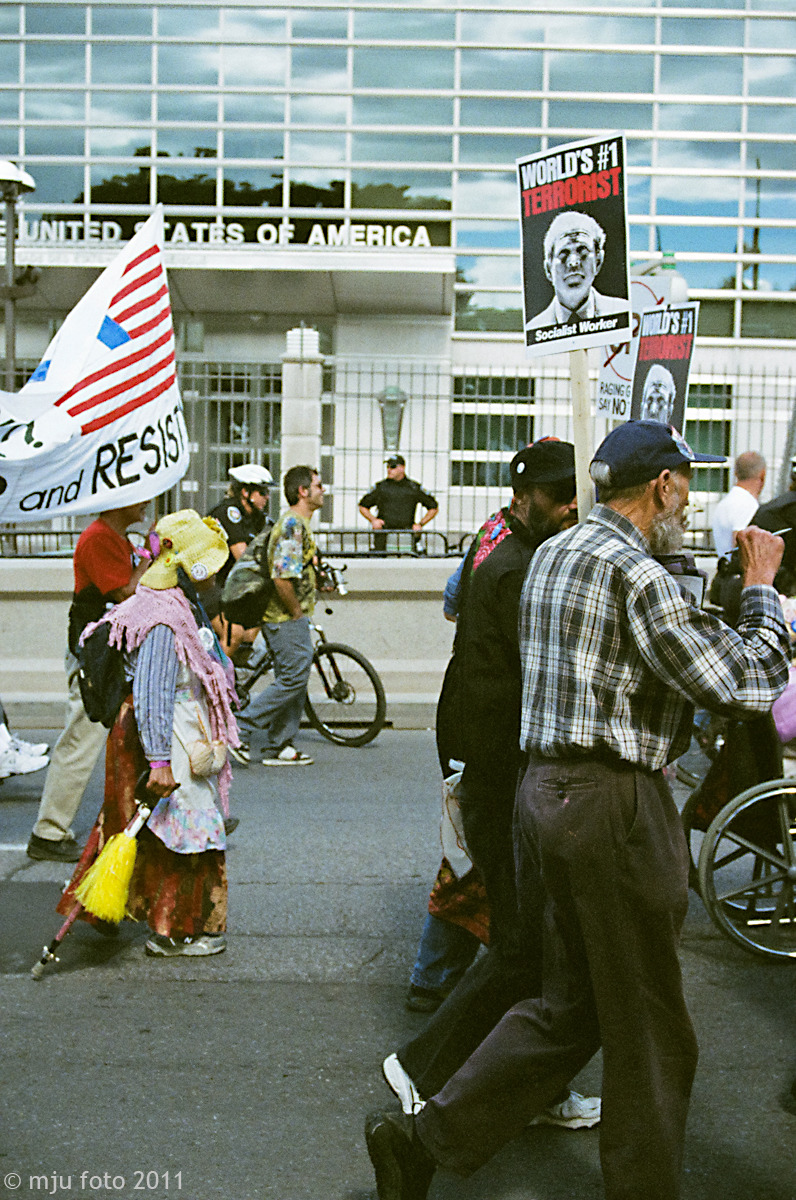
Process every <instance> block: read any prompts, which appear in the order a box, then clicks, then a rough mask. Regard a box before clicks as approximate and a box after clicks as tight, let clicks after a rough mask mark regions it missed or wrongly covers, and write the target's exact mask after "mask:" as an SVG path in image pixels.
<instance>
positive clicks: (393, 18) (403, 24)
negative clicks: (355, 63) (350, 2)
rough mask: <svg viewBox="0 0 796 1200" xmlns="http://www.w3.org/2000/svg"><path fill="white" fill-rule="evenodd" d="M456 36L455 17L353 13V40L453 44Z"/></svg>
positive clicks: (395, 12)
mask: <svg viewBox="0 0 796 1200" xmlns="http://www.w3.org/2000/svg"><path fill="white" fill-rule="evenodd" d="M455 35H456V16H455V14H454V13H446V12H432V11H428V10H421V11H420V12H397V11H392V12H367V11H362V12H355V13H354V37H355V38H356V39H357V41H367V40H368V39H369V38H373V39H376V40H377V41H387V40H388V39H390V40H392V41H398V40H402V41H418V42H445V41H452V40H453V38H454V37H455Z"/></svg>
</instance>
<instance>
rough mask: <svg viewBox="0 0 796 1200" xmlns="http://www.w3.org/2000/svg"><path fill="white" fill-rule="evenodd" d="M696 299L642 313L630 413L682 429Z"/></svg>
mask: <svg viewBox="0 0 796 1200" xmlns="http://www.w3.org/2000/svg"><path fill="white" fill-rule="evenodd" d="M698 315H699V302H698V301H692V302H691V303H690V304H677V305H674V306H672V307H670V308H663V309H660V308H656V309H653V310H652V311H651V312H645V313H642V314H641V326H640V329H639V338H638V351H637V353H636V366H635V370H634V372H633V393H632V400H631V408H630V416H631V419H633V420H642V421H645V420H652V421H662V422H663V423H664V424H668V425H674V427H675V429H679V430H680V431H682V430H683V428H684V426H685V406H686V400H687V397H688V374H689V371H690V369H691V355H692V353H693V349H694V337H695V335H696V329H697V317H698Z"/></svg>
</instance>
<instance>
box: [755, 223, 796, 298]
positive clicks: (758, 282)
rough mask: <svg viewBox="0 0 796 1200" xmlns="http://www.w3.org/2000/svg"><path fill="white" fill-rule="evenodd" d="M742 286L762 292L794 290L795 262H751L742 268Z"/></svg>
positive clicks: (795, 285) (795, 281)
mask: <svg viewBox="0 0 796 1200" xmlns="http://www.w3.org/2000/svg"><path fill="white" fill-rule="evenodd" d="M778 232H782V231H781V230H780V231H778ZM743 286H744V287H745V288H754V289H755V291H757V290H758V288H759V289H760V291H762V292H796V263H792V262H791V263H753V264H751V265H749V266H747V267H745V268H744V272H743Z"/></svg>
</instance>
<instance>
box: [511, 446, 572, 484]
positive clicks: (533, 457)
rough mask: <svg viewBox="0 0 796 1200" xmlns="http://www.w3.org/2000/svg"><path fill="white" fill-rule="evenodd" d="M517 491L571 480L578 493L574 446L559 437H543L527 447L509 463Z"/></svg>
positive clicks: (512, 481) (512, 482)
mask: <svg viewBox="0 0 796 1200" xmlns="http://www.w3.org/2000/svg"><path fill="white" fill-rule="evenodd" d="M509 471H510V472H511V486H512V488H513V490H514V491H517V489H518V488H519V489H520V490H522V489H524V488H528V487H537V486H541V485H543V484H546V483H569V482H571V483H572V494H573V495H574V494H575V447H574V446H573V445H572V443H571V442H560V441H559V440H558V438H540V440H539V441H538V442H533V443H532V444H531V445H530V446H524V447H523V449H522V450H518V451H517V453H516V454H515V455H514V457H513V458H512V460H511V463H510V464H509Z"/></svg>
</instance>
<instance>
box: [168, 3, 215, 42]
mask: <svg viewBox="0 0 796 1200" xmlns="http://www.w3.org/2000/svg"><path fill="white" fill-rule="evenodd" d="M157 14H158V35H159V36H160V37H169V38H171V37H176V38H209V39H212V40H213V41H218V38H219V34H220V25H219V13H218V9H217V8H205V7H204V5H197V7H195V8H181V7H179V6H178V5H165V4H158V6H157Z"/></svg>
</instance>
